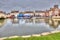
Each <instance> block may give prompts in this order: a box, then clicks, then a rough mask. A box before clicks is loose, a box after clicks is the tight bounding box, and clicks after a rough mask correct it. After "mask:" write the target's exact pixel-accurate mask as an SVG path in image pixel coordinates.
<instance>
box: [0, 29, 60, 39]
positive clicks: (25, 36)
mask: <svg viewBox="0 0 60 40" xmlns="http://www.w3.org/2000/svg"><path fill="white" fill-rule="evenodd" d="M59 32H60V30H55V31H51V32H43V33H41V34H32V35H24V36H10V37H2V38H0V39H2V40H3V39H7V38H9V39H10V38H18V37H22V38H29V37H39V36H46V35H49V34H54V33H59Z"/></svg>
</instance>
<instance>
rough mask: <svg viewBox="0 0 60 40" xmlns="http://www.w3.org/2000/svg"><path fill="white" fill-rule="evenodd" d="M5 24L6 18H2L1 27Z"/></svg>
mask: <svg viewBox="0 0 60 40" xmlns="http://www.w3.org/2000/svg"><path fill="white" fill-rule="evenodd" d="M4 24H5V19H1V20H0V27H2V26H3V25H4Z"/></svg>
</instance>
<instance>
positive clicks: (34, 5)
mask: <svg viewBox="0 0 60 40" xmlns="http://www.w3.org/2000/svg"><path fill="white" fill-rule="evenodd" d="M55 4H58V5H59V6H60V0H0V10H3V11H6V12H9V11H11V10H20V11H25V10H46V9H49V8H50V7H52V6H53V5H55Z"/></svg>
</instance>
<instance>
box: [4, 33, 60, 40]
mask: <svg viewBox="0 0 60 40" xmlns="http://www.w3.org/2000/svg"><path fill="white" fill-rule="evenodd" d="M4 40H60V33H55V34H50V35H46V36H40V37H29V38H22V37H18V38H11V39H9V38H7V39H4Z"/></svg>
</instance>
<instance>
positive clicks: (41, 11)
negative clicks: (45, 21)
mask: <svg viewBox="0 0 60 40" xmlns="http://www.w3.org/2000/svg"><path fill="white" fill-rule="evenodd" d="M35 13H45V11H38V10H37V11H35Z"/></svg>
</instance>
